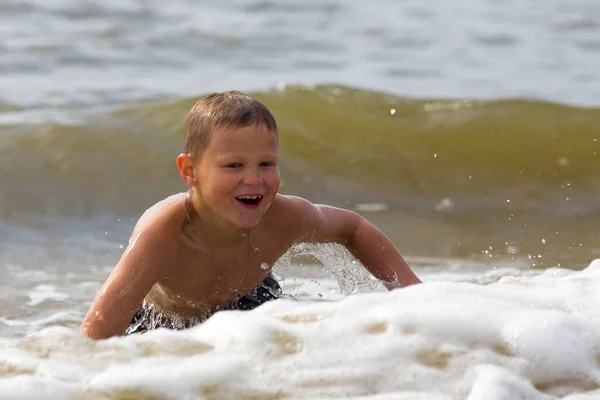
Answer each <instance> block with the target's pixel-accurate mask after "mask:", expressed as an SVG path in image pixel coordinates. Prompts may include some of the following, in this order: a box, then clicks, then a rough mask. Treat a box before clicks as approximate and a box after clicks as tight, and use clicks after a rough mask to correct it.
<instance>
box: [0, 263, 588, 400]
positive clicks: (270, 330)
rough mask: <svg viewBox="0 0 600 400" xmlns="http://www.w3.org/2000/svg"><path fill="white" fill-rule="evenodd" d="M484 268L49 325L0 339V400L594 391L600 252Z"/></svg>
mask: <svg viewBox="0 0 600 400" xmlns="http://www.w3.org/2000/svg"><path fill="white" fill-rule="evenodd" d="M490 273H493V274H496V275H495V276H496V281H495V282H486V283H487V284H485V285H481V284H476V283H468V282H452V281H438V282H428V283H425V284H423V285H416V286H411V287H408V288H404V289H399V290H395V291H393V292H391V293H387V292H376V293H363V294H356V295H353V296H350V297H348V298H345V299H343V300H340V301H312V302H309V301H306V302H296V301H292V300H289V299H283V300H278V301H274V302H270V303H266V304H264V305H263V306H261V307H259V308H257V309H255V310H253V311H249V312H241V311H223V312H219V313H217V314H215V315H214V316H213V317H211V318H210V319H209V320H208V321H206V322H205V323H204V324H202V325H200V326H197V327H195V328H192V329H189V330H186V331H167V330H157V331H153V332H149V333H147V334H144V335H139V336H130V337H124V338H112V339H109V340H104V341H92V340H89V339H87V338H84V337H82V336H80V335H79V334H78V333H77V332H75V331H74V330H72V329H68V328H60V327H53V328H48V329H44V330H42V331H39V332H37V333H35V334H34V335H31V336H28V337H26V338H21V339H11V340H9V339H2V340H1V341H0V397H3V395H4V394H12V392H13V391H14V392H18V393H25V394H27V395H32V396H30V397H38V398H53V397H52V396H54V398H65V399H69V398H86V397H91V398H118V397H119V396H122V397H125V396H130V397H131V396H138V397H143V396H146V397H154V398H165V399H167V398H197V399H250V398H264V399H279V398H295V399H352V398H354V399H362V400H367V399H368V400H383V399H435V400H438V399H439V400H442V399H443V400H450V399H458V398H460V399H467V400H476V399H483V398H485V399H491V400H504V399H515V398H526V399H533V400H547V399H552V398H556V397H561V398H564V399H569V400H584V399H592V398H598V397H597V396H598V395H599V394H600V370H599V369H598V360H600V315H598V313H597V310H598V308H599V307H600V292H598V290H597V288H598V286H599V285H600V261H599V260H597V261H595V262H594V263H592V264H591V265H590V266H589V267H588V268H587V269H586V270H584V271H580V272H575V271H568V270H564V269H550V270H546V271H535V272H532V271H528V272H527V273H523V274H520V275H519V274H517V273H514V272H513V273H510V274H505V275H502V276H499V275H498V271H493V272H490ZM488 279H489V278H488ZM24 396H25V395H24ZM9 397H10V396H9ZM12 398H14V397H12Z"/></svg>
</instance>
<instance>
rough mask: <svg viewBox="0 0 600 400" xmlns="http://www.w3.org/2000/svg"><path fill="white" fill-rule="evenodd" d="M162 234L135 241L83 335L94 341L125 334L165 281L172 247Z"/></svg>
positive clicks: (94, 305)
mask: <svg viewBox="0 0 600 400" xmlns="http://www.w3.org/2000/svg"><path fill="white" fill-rule="evenodd" d="M166 243H167V242H165V241H161V240H160V234H159V233H158V232H156V233H155V234H153V232H151V231H148V230H146V231H144V232H142V233H140V234H139V235H138V236H137V237H136V238H135V239H134V240H132V241H131V242H130V244H129V246H128V247H127V250H126V251H125V252H124V253H123V256H122V257H121V259H120V261H119V263H118V264H117V265H116V267H115V269H114V270H113V271H112V273H111V274H110V276H109V277H108V279H107V280H106V282H105V283H104V285H103V286H102V288H100V291H99V292H98V294H97V296H96V298H95V300H94V301H93V303H92V305H91V306H90V308H89V310H88V312H87V314H86V316H85V318H84V319H83V322H82V323H81V326H80V328H79V330H80V332H81V333H82V334H84V335H85V336H88V337H90V338H92V339H105V338H109V337H111V336H118V335H122V334H123V333H124V332H125V330H126V329H127V327H128V325H129V323H130V321H131V318H132V317H133V315H134V314H135V312H136V311H137V310H138V308H139V307H140V305H141V303H142V301H143V299H144V297H145V296H146V294H148V292H149V291H150V289H151V288H152V286H153V285H154V284H155V283H156V282H158V281H159V280H160V279H163V278H164V272H163V271H164V268H165V265H168V264H167V263H168V262H169V260H172V256H173V250H172V245H168V244H166Z"/></svg>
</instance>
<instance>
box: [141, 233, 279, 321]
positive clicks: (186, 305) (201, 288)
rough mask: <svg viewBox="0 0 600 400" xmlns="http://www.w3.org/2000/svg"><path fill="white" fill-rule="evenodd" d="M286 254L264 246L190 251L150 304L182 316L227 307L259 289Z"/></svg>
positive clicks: (158, 287)
mask: <svg viewBox="0 0 600 400" xmlns="http://www.w3.org/2000/svg"><path fill="white" fill-rule="evenodd" d="M284 252H285V249H283V248H273V247H269V246H264V245H263V246H261V245H260V243H258V244H251V245H249V246H248V247H246V248H244V247H243V246H241V245H240V246H238V247H235V248H232V249H229V250H228V251H218V250H215V251H205V250H204V249H199V248H196V249H187V250H186V251H182V252H181V254H180V255H179V256H178V259H177V260H176V262H175V263H173V264H172V265H173V267H172V268H171V270H170V271H169V273H168V275H167V276H165V279H164V280H162V281H161V282H159V283H157V284H156V285H155V286H154V287H153V289H152V290H151V292H150V293H149V294H148V296H147V300H150V301H151V302H152V303H154V304H155V305H156V306H157V307H158V308H159V309H161V310H162V311H164V312H169V313H173V314H179V315H195V314H198V313H201V312H206V311H209V310H214V309H216V308H219V307H222V306H226V305H228V304H230V303H231V302H232V301H234V300H235V299H237V298H239V297H241V296H243V295H245V294H247V293H249V292H250V291H251V290H252V289H254V288H255V287H256V286H258V285H259V284H260V283H261V282H262V281H263V280H264V279H265V277H266V276H267V274H268V273H269V272H270V270H271V269H272V267H273V265H274V264H275V262H276V261H277V259H279V257H281V256H282V255H283V253H284Z"/></svg>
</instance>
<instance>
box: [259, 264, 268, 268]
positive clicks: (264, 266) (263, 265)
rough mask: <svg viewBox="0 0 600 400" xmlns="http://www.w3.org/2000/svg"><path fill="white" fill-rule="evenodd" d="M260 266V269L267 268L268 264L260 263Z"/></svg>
mask: <svg viewBox="0 0 600 400" xmlns="http://www.w3.org/2000/svg"><path fill="white" fill-rule="evenodd" d="M260 267H261V268H262V269H269V264H267V263H262V264H260Z"/></svg>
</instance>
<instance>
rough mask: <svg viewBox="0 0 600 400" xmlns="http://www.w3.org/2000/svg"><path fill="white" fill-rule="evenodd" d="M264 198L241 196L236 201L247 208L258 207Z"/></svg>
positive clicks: (259, 196)
mask: <svg viewBox="0 0 600 400" xmlns="http://www.w3.org/2000/svg"><path fill="white" fill-rule="evenodd" d="M262 198H263V197H262V196H261V195H251V196H239V197H236V198H235V199H236V200H237V201H239V202H240V203H242V204H243V205H245V206H249V207H257V206H258V205H259V204H260V202H261V201H262Z"/></svg>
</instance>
